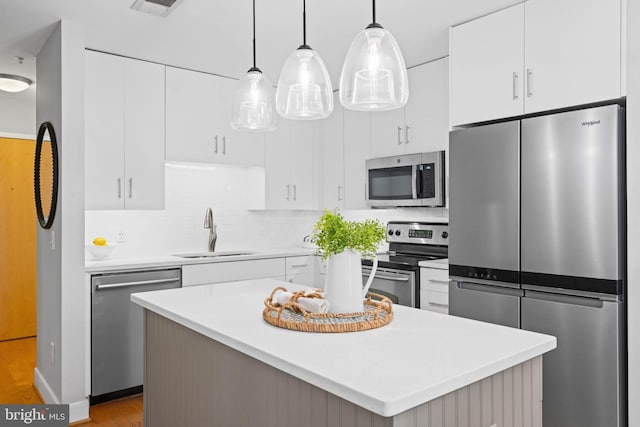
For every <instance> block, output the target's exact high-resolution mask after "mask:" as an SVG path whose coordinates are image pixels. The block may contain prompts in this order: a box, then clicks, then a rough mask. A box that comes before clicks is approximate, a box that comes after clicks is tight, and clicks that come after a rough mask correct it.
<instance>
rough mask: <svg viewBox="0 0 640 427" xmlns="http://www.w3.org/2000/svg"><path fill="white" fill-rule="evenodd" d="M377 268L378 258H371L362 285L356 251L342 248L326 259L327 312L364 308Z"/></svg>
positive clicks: (360, 259)
mask: <svg viewBox="0 0 640 427" xmlns="http://www.w3.org/2000/svg"><path fill="white" fill-rule="evenodd" d="M377 268H378V258H373V268H372V269H371V273H370V274H369V279H368V280H367V283H366V284H365V285H364V287H363V286H362V258H361V256H360V254H359V253H358V252H355V251H352V250H348V249H347V250H344V251H342V252H340V253H339V254H335V255H331V256H330V257H329V258H328V260H327V277H326V279H325V282H324V291H325V295H324V297H325V298H326V299H327V300H329V304H330V305H329V313H356V312H360V311H363V310H364V298H365V296H366V295H367V292H368V291H369V286H371V282H373V278H374V276H375V274H376V270H377Z"/></svg>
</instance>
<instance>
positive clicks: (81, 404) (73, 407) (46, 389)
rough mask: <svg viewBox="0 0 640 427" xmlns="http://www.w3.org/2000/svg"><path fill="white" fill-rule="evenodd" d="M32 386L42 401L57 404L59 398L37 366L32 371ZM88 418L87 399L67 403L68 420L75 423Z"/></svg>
mask: <svg viewBox="0 0 640 427" xmlns="http://www.w3.org/2000/svg"><path fill="white" fill-rule="evenodd" d="M33 386H34V387H35V389H36V392H37V393H38V394H39V395H40V397H41V398H42V400H43V401H44V403H51V404H59V403H60V399H58V396H56V394H55V393H54V392H53V390H52V389H51V387H50V386H49V383H48V382H47V380H46V379H45V378H44V376H43V375H42V374H41V373H40V371H39V370H38V368H35V369H34V372H33ZM88 419H89V400H88V399H86V398H84V399H82V400H79V401H77V402H72V403H70V404H69V422H70V423H75V422H78V421H85V420H88Z"/></svg>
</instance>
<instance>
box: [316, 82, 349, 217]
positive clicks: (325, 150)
mask: <svg viewBox="0 0 640 427" xmlns="http://www.w3.org/2000/svg"><path fill="white" fill-rule="evenodd" d="M333 95H334V96H333V105H334V108H333V113H331V115H330V116H329V117H328V118H327V119H325V120H323V121H322V123H321V124H320V150H321V155H322V172H321V176H322V181H321V183H322V185H321V187H322V208H324V209H329V210H334V209H344V198H345V185H344V175H345V161H344V160H345V159H344V145H343V143H344V138H343V132H344V117H343V110H344V108H343V107H342V104H340V96H339V94H338V92H335V93H334V94H333Z"/></svg>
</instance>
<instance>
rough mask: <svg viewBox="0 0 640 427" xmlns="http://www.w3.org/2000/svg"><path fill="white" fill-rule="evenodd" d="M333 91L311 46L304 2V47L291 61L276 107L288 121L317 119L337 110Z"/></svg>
mask: <svg viewBox="0 0 640 427" xmlns="http://www.w3.org/2000/svg"><path fill="white" fill-rule="evenodd" d="M332 92H333V89H332V88H331V79H330V78H329V73H328V72H327V67H326V66H325V65H324V61H322V58H320V55H318V53H317V52H316V51H314V50H313V49H311V47H310V46H309V45H307V7H306V0H303V2H302V45H300V47H298V49H296V50H295V51H293V53H292V54H291V55H289V57H288V58H287V60H286V62H285V63H284V66H283V67H282V71H281V72H280V79H279V80H278V89H277V91H276V108H277V110H278V113H280V115H281V116H282V117H284V118H287V119H293V120H314V119H323V118H325V117H328V116H329V114H331V112H332V111H333V94H332Z"/></svg>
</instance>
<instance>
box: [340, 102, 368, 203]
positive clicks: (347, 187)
mask: <svg viewBox="0 0 640 427" xmlns="http://www.w3.org/2000/svg"><path fill="white" fill-rule="evenodd" d="M343 117H344V125H343V126H344V208H345V209H368V208H369V207H368V206H367V201H366V172H365V160H366V159H369V158H370V157H371V120H372V113H368V112H363V111H353V110H348V109H346V108H345V109H344V112H343Z"/></svg>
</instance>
